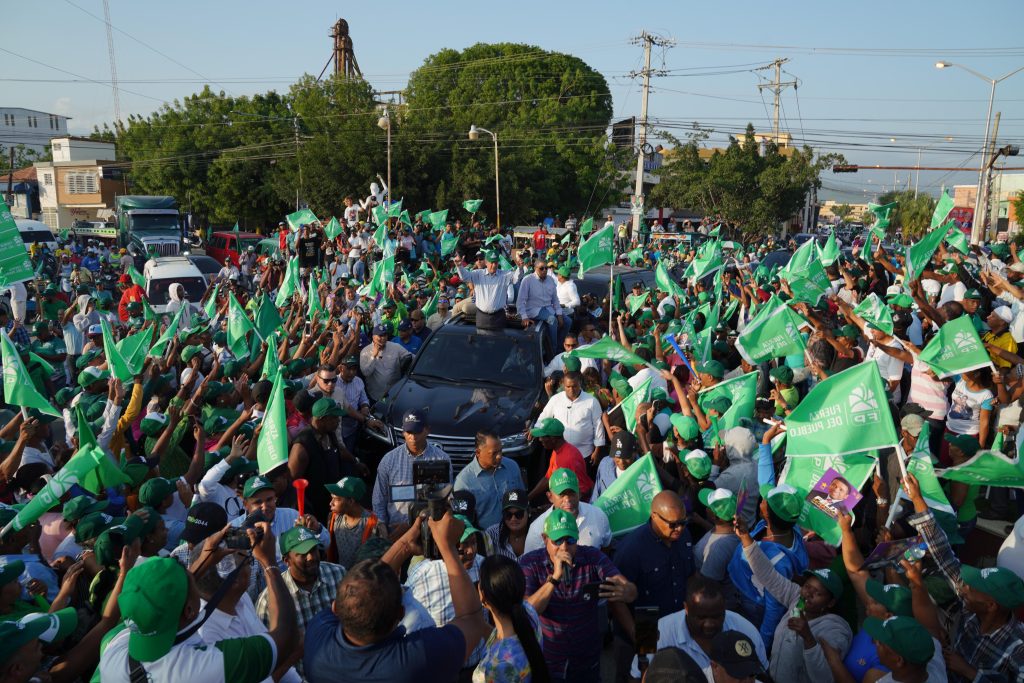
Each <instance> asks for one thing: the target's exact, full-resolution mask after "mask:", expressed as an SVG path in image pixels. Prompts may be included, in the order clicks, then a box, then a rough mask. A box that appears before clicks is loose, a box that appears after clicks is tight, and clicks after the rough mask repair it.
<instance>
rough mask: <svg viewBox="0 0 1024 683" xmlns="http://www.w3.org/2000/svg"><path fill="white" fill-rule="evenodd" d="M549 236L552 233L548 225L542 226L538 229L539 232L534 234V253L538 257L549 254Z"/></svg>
mask: <svg viewBox="0 0 1024 683" xmlns="http://www.w3.org/2000/svg"><path fill="white" fill-rule="evenodd" d="M549 235H550V233H549V232H548V227H547V226H546V225H541V226H540V227H539V228H537V232H535V233H533V251H534V252H536V253H537V254H538V255H543V254H545V253H547V250H548V237H549Z"/></svg>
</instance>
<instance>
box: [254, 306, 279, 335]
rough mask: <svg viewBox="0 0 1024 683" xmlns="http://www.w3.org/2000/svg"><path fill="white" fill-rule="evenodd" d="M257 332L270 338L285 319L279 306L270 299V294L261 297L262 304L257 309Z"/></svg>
mask: <svg viewBox="0 0 1024 683" xmlns="http://www.w3.org/2000/svg"><path fill="white" fill-rule="evenodd" d="M254 322H255V324H256V334H258V335H260V338H261V339H268V338H269V337H270V335H271V334H272V333H273V332H274V330H276V329H278V328H280V327H281V325H283V324H284V321H283V320H282V319H281V314H280V313H279V312H278V311H277V306H275V305H274V302H273V301H271V300H270V297H269V296H262V297H260V306H259V308H257V309H256V320H255V321H254Z"/></svg>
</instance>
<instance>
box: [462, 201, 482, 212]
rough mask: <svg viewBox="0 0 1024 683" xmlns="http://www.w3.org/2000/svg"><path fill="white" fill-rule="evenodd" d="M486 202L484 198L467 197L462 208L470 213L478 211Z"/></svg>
mask: <svg viewBox="0 0 1024 683" xmlns="http://www.w3.org/2000/svg"><path fill="white" fill-rule="evenodd" d="M483 203H484V200H482V199H467V200H466V201H464V202H462V208H463V209H465V210H466V211H468V212H470V213H476V212H477V211H479V210H480V206H481V205H482V204H483Z"/></svg>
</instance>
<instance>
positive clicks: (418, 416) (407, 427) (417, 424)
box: [402, 410, 427, 434]
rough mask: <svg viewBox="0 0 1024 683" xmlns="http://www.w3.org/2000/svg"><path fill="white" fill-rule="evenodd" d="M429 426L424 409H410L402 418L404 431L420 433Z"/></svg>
mask: <svg viewBox="0 0 1024 683" xmlns="http://www.w3.org/2000/svg"><path fill="white" fill-rule="evenodd" d="M426 427H427V414H426V413H425V412H424V411H422V410H410V411H409V412H408V413H406V414H405V418H403V420H402V431H403V432H408V433H410V434H419V433H420V432H422V431H423V430H424V429H426Z"/></svg>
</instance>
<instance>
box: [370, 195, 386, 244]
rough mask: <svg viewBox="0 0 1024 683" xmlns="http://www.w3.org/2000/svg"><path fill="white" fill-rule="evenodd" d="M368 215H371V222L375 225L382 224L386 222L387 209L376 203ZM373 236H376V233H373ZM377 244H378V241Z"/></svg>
mask: <svg viewBox="0 0 1024 683" xmlns="http://www.w3.org/2000/svg"><path fill="white" fill-rule="evenodd" d="M370 215H372V216H373V222H374V223H375V224H377V225H380V226H383V225H384V224H385V223H387V222H388V210H387V209H385V208H384V207H383V206H379V205H378V206H375V207H373V209H371V210H370ZM374 236H375V237H376V233H374ZM377 244H378V245H379V244H380V242H378V243H377Z"/></svg>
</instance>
